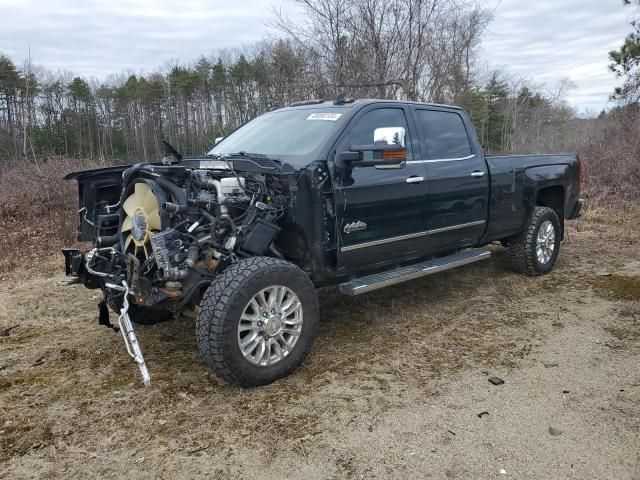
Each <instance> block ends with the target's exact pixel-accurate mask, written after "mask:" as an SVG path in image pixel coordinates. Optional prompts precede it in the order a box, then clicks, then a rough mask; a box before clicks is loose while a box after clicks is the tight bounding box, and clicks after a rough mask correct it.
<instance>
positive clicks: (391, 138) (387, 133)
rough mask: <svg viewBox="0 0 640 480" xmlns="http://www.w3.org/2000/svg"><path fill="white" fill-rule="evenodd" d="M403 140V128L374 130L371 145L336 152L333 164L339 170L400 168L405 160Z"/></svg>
mask: <svg viewBox="0 0 640 480" xmlns="http://www.w3.org/2000/svg"><path fill="white" fill-rule="evenodd" d="M405 138H406V130H405V129H404V127H381V128H376V129H375V130H374V131H373V143H372V144H371V145H352V146H351V148H350V149H349V151H346V152H337V153H336V156H335V164H336V166H338V167H339V168H346V167H378V168H400V167H402V166H403V164H404V162H405V160H406V159H407V150H406V147H405Z"/></svg>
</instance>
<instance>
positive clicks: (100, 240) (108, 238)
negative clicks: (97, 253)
mask: <svg viewBox="0 0 640 480" xmlns="http://www.w3.org/2000/svg"><path fill="white" fill-rule="evenodd" d="M119 240H120V235H119V234H115V235H104V236H102V237H96V247H111V246H113V244H114V243H116V242H118V241H119Z"/></svg>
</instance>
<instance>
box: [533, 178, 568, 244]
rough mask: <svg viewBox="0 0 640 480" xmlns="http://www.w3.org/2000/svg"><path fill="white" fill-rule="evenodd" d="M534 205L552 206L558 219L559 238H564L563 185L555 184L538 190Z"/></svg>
mask: <svg viewBox="0 0 640 480" xmlns="http://www.w3.org/2000/svg"><path fill="white" fill-rule="evenodd" d="M536 206H539V207H549V208H552V209H553V210H554V211H555V212H556V214H557V215H558V219H559V220H560V229H561V238H562V239H564V187H562V186H561V185H556V186H554V187H545V188H541V189H540V190H538V194H537V195H536Z"/></svg>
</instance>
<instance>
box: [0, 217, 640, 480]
mask: <svg viewBox="0 0 640 480" xmlns="http://www.w3.org/2000/svg"><path fill="white" fill-rule="evenodd" d="M638 210H639V209H638V208H637V206H634V205H620V206H618V207H617V208H616V209H614V210H606V209H592V210H591V211H589V212H588V213H587V215H586V216H585V217H584V218H583V219H581V220H579V221H577V222H572V224H571V226H570V228H569V231H568V238H567V241H566V242H565V243H564V244H563V250H562V254H561V257H560V261H559V264H558V266H557V268H556V269H555V270H554V271H553V272H552V273H551V274H550V275H547V276H545V277H541V278H528V277H523V276H518V275H515V274H513V273H511V272H510V271H509V265H508V261H507V257H506V254H505V251H504V249H502V248H501V247H495V248H493V252H494V255H493V257H492V258H491V259H490V260H488V261H486V262H481V263H479V264H476V265H472V266H468V267H465V268H462V269H459V270H455V271H451V272H447V273H443V274H439V275H435V276H432V277H427V278H424V279H422V280H419V281H414V282H411V283H407V284H403V285H399V286H396V287H393V288H389V289H387V290H381V291H377V292H372V293H371V294H367V295H363V296H361V297H356V298H349V297H343V296H341V295H340V294H339V293H338V292H337V291H336V290H335V289H326V290H323V291H321V292H320V298H321V316H322V318H321V328H320V333H319V336H318V338H317V340H316V343H315V347H314V350H313V352H312V354H311V356H310V358H309V359H308V361H307V362H306V364H305V365H304V367H303V368H302V369H301V370H299V371H298V372H296V373H295V374H294V375H292V376H291V377H289V378H286V379H284V380H281V381H279V382H277V383H275V384H273V385H270V386H267V387H263V388H259V389H253V390H242V389H238V388H235V387H232V386H229V385H227V384H225V383H223V382H222V381H219V380H218V379H217V378H216V377H215V376H212V375H211V374H210V373H208V371H207V370H206V368H205V366H204V365H203V364H202V363H201V362H200V360H199V358H198V353H197V349H196V346H195V334H194V325H193V320H190V319H187V318H183V319H181V320H179V321H177V322H173V323H165V324H162V325H158V326H152V327H137V332H138V336H139V337H138V338H139V340H140V342H141V345H142V348H143V351H144V353H145V357H146V359H147V362H148V365H149V368H150V371H151V375H152V382H153V385H152V387H151V388H149V389H145V388H143V387H142V384H141V382H140V378H139V376H138V371H137V368H136V367H135V365H134V363H133V362H132V361H131V360H130V359H129V357H128V356H127V355H126V353H125V350H124V345H123V342H122V338H121V337H120V336H119V334H115V333H113V332H110V331H109V330H107V329H105V328H104V327H100V326H98V323H97V308H96V304H97V302H98V297H97V295H96V293H95V292H92V291H88V290H86V289H84V288H83V287H81V286H73V287H66V288H62V287H59V286H57V285H56V280H57V279H58V278H59V277H60V276H61V270H60V268H59V267H58V262H60V263H61V262H62V260H61V259H60V258H55V259H51V260H50V262H49V263H46V264H45V270H47V269H48V270H47V271H49V272H50V273H49V274H43V273H42V271H41V270H40V271H39V272H38V270H37V269H36V268H35V267H30V268H29V269H28V270H26V271H24V272H20V273H19V274H18V273H16V274H12V275H10V276H5V278H4V279H3V280H2V281H0V478H7V479H9V478H10V479H19V478H78V479H86V478H122V477H124V476H125V475H127V476H129V477H131V478H154V479H155V478H166V479H173V478H181V479H187V478H203V477H207V478H281V479H286V478H308V479H313V478H331V479H333V478H469V479H485V478H506V477H513V478H527V479H556V478H557V479H565V478H576V479H577V478H581V479H617V480H621V479H633V478H635V479H637V478H640V369H639V368H638V365H639V360H640V212H639V211H638ZM493 376H498V377H500V378H502V379H504V382H505V383H504V384H503V385H498V386H494V385H492V384H491V383H490V382H489V381H488V379H489V378H490V377H493ZM550 427H552V431H553V432H554V433H556V434H558V433H560V434H559V435H552V434H551V433H550Z"/></svg>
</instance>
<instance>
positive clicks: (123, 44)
mask: <svg viewBox="0 0 640 480" xmlns="http://www.w3.org/2000/svg"><path fill="white" fill-rule="evenodd" d="M273 1H274V0H241V1H240V0H236V1H235V2H234V1H233V0H232V1H229V0H181V1H176V0H173V1H172V0H0V12H1V13H2V14H1V15H0V39H1V42H0V51H1V53H5V54H9V55H10V56H11V57H12V58H13V59H14V60H16V61H20V60H22V59H24V58H25V57H26V56H27V52H28V48H29V45H30V46H31V55H32V58H33V61H34V63H36V64H42V65H43V66H45V67H47V68H51V69H60V70H71V71H73V72H74V73H76V74H79V75H85V76H89V77H96V78H99V79H103V78H105V77H107V76H108V75H109V74H113V73H118V72H123V71H133V72H140V71H147V72H148V71H152V70H155V69H157V68H158V67H160V66H161V65H164V64H166V63H167V62H168V61H170V60H172V59H179V60H181V61H185V62H189V61H192V60H194V59H196V58H197V57H198V56H200V55H203V54H204V55H208V54H211V53H212V52H215V51H217V50H219V49H225V48H236V47H240V46H243V45H250V44H252V43H254V42H256V41H259V40H260V39H262V38H263V37H264V36H265V35H267V34H269V33H273V32H272V31H271V30H270V29H269V28H268V27H267V26H266V22H268V21H269V20H270V19H271V14H270V5H271V4H272V3H273ZM275 1H276V2H278V1H280V2H281V3H282V2H285V0H275ZM490 3H491V4H490V7H493V8H494V9H495V10H494V21H493V22H492V23H491V25H490V26H489V29H488V31H487V32H486V35H485V38H484V43H483V47H482V49H481V56H482V60H483V61H485V62H488V63H489V64H491V65H492V66H501V67H505V68H506V69H508V70H509V71H510V72H512V73H514V74H516V75H520V76H527V77H530V78H531V79H532V80H533V82H534V83H545V84H547V86H548V87H549V88H551V87H552V85H553V84H554V83H557V82H558V81H559V80H560V79H562V78H564V77H569V78H571V80H573V82H574V83H575V84H576V86H577V88H576V89H575V90H573V91H572V92H571V93H570V96H569V98H568V100H569V101H570V102H571V103H572V104H574V105H575V106H576V107H577V108H578V109H585V108H595V109H600V108H602V107H604V106H605V105H606V103H607V99H608V96H609V95H610V94H611V92H612V91H613V88H614V87H615V86H616V85H617V84H619V83H620V81H619V79H617V78H616V77H615V76H614V75H613V74H612V73H610V72H609V71H608V69H607V65H608V59H607V54H608V52H609V51H610V50H612V49H615V48H618V47H619V46H620V44H621V42H622V40H623V38H624V37H625V36H626V35H627V34H628V33H629V30H630V27H629V22H630V20H631V18H630V16H631V14H632V13H633V10H632V9H631V8H624V7H623V6H622V2H621V0H536V1H529V2H523V1H522V0H490ZM284 6H285V7H287V8H288V7H290V6H291V3H284ZM291 13H293V14H294V16H295V15H296V14H297V13H296V12H291Z"/></svg>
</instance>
